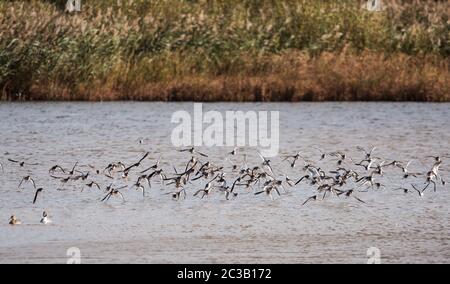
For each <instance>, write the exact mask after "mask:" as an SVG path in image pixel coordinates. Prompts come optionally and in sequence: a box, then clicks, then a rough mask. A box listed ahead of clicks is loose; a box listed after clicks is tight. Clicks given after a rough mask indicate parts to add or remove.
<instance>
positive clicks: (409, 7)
mask: <svg viewBox="0 0 450 284" xmlns="http://www.w3.org/2000/svg"><path fill="white" fill-rule="evenodd" d="M61 2H62V3H61ZM64 2H65V1H2V2H0V91H1V94H2V98H3V99H17V98H18V95H19V94H20V95H21V98H24V99H30V100H32V99H50V100H52V99H54V100H108V99H110V100H114V99H142V100H170V99H183V100H184V99H186V100H197V99H209V100H227V97H226V96H225V95H224V94H221V95H217V96H215V95H214V94H208V95H207V96H206V97H205V96H201V97H200V98H199V97H198V96H196V93H199V92H200V93H202V90H203V89H202V88H209V87H211V86H208V83H206V82H208V81H215V82H218V81H223V82H224V84H226V82H227V81H230V82H236V80H238V79H239V78H241V79H242V80H244V81H245V82H247V83H246V84H249V83H248V82H250V81H251V80H252V78H256V79H255V80H257V79H258V80H262V81H264V80H265V78H268V77H277V81H279V82H280V84H283V82H285V84H286V85H287V86H288V85H289V84H293V81H296V82H297V83H295V84H296V85H298V84H300V83H301V84H300V86H297V87H293V88H294V90H291V92H293V93H294V94H293V95H292V96H287V97H286V96H285V95H283V96H280V97H281V98H284V99H286V98H290V99H292V97H297V98H299V99H301V98H305V97H308V96H309V97H311V98H312V99H315V95H314V94H313V93H314V83H313V82H311V81H308V82H301V81H302V80H303V78H304V76H302V77H300V75H299V74H301V73H302V72H305V70H309V69H308V68H310V69H311V68H318V69H314V70H310V71H312V73H317V75H318V76H319V77H320V76H325V75H326V74H328V73H329V72H330V71H329V70H321V69H320V68H319V66H320V64H319V63H318V62H321V60H322V61H323V60H325V59H324V56H329V54H332V55H333V56H334V57H336V58H341V57H342V55H343V54H345V58H347V59H348V60H349V63H348V64H351V62H360V60H359V59H358V58H360V57H361V56H369V55H368V54H370V56H372V57H373V56H375V57H376V58H377V60H380V61H382V63H383V64H381V63H380V64H379V65H380V68H381V69H384V68H386V67H385V65H392V64H393V62H400V61H401V62H402V64H404V65H403V66H400V67H401V68H412V70H402V71H403V72H411V74H410V76H413V77H414V78H418V80H419V79H420V81H421V82H420V84H419V85H420V86H421V87H420V88H419V89H417V90H415V89H414V88H417V86H416V87H414V86H415V85H417V84H412V83H411V82H410V81H408V82H406V81H400V82H398V83H399V84H402V83H405V85H404V89H407V92H410V93H412V94H414V95H411V96H408V98H410V99H420V100H438V101H442V100H444V101H446V100H449V99H448V97H449V94H448V87H446V86H445V84H443V85H442V88H438V89H437V88H435V87H432V86H428V84H433V81H438V82H439V81H440V80H444V81H445V80H447V79H449V78H450V77H449V67H448V62H449V55H450V21H449V16H448V15H450V13H449V12H450V4H449V3H448V1H441V2H437V1H422V2H421V3H420V4H413V3H409V2H412V1H404V2H405V3H403V4H402V5H399V4H390V5H387V8H386V9H385V10H384V11H383V12H379V13H370V12H367V11H365V10H363V9H361V5H360V4H359V3H357V1H350V0H342V1H325V0H318V1H309V0H308V1H307V0H281V1H279V0H265V1H256V0H242V1H238V0H229V1H226V0H197V1H195V0H191V1H188V0H185V1H182V0H178V1H176V0H165V1H144V0H134V1H133V0H129V1H126V0H125V1H109V0H108V1H106V0H95V1H93V0H91V1H88V0H84V1H83V11H82V12H81V13H77V14H75V15H68V14H66V13H64V11H63V9H62V8H61V7H63V6H64V5H63V4H64ZM111 3H112V4H111ZM408 3H409V4H408ZM111 5H112V6H111ZM378 55H381V56H378ZM372 57H371V58H372ZM399 57H401V58H404V57H406V58H409V59H408V60H406V59H405V60H403V59H402V60H399V59H398V58H399ZM286 58H289V60H290V61H291V62H280V60H281V59H286ZM352 58H353V59H352ZM393 58H397V59H395V60H394V59H393ZM372 59H373V58H372ZM372 59H371V60H372ZM390 60H391V62H390ZM350 61H351V62H350ZM409 61H413V62H414V64H411V63H410V62H409ZM289 63H291V64H289ZM299 64H300V65H299ZM359 64H362V63H361V62H360V63H359ZM334 66H335V65H333V66H329V68H328V69H333V70H334V69H335V68H332V67H334ZM340 66H341V68H345V67H348V68H352V66H351V65H348V66H347V65H346V64H342V65H340ZM369 69H370V68H369ZM320 70H321V71H320ZM320 72H321V73H320ZM333 72H334V73H339V72H340V70H334V71H333ZM377 72H378V71H377ZM425 72H431V73H432V74H429V73H427V74H424V73H425ZM342 73H348V72H345V70H342ZM395 73H396V72H394V74H389V76H394V79H396V77H395V76H396V74H395ZM376 74H377V73H374V74H373V75H372V76H378V79H377V78H375V77H373V78H372V79H370V78H371V77H370V76H369V78H368V79H367V80H369V81H372V83H370V84H371V86H372V87H371V88H370V90H366V89H367V88H366V86H365V85H364V84H367V83H366V82H360V83H361V84H363V85H364V86H361V88H362V89H363V90H366V91H365V92H367V96H368V97H367V99H371V97H370V96H373V94H372V93H371V92H386V91H387V90H385V89H384V88H382V86H384V85H383V83H382V80H380V79H379V75H376ZM328 75H329V74H328ZM403 76H404V77H405V76H406V75H403ZM334 77H335V78H334V79H333V80H334V81H332V82H328V81H326V80H325V81H323V80H322V81H321V82H319V81H317V82H315V83H316V84H319V83H320V84H330V86H333V87H336V88H347V89H348V86H346V85H345V86H341V85H339V82H336V80H339V76H334ZM406 77H407V76H406ZM421 78H423V79H421ZM344 79H345V80H344ZM351 79H352V78H341V81H342V84H344V83H345V84H348V82H349V81H351ZM388 79H389V78H388ZM391 79H392V78H391ZM403 80H405V78H403ZM427 80H430V81H427ZM198 82H202V83H201V84H199V83H198ZM299 82H300V83H299ZM373 82H375V83H373ZM376 82H378V85H379V86H380V88H379V89H377V88H376V87H377V83H376ZM306 83H308V84H309V85H307V84H306ZM357 83H358V82H355V83H353V84H355V86H354V87H352V88H355V87H357V86H356V85H357ZM406 83H407V84H406ZM254 84H255V85H257V84H256V83H254ZM261 84H262V83H261ZM411 84H412V85H411ZM174 86H175V87H174ZM193 86H197V87H193ZM305 86H309V87H308V88H306V87H305ZM438 87H440V85H439V84H438ZM183 88H184V89H183ZM259 88H260V89H261V88H263V86H259ZM350 89H351V88H350ZM404 89H401V91H399V92H405V91H404ZM189 90H191V91H192V94H190V95H189ZM330 90H331V87H330ZM431 90H432V91H433V92H434V93H433V94H428V93H426V92H430V91H431ZM203 91H205V90H203ZM173 92H175V94H174V93H173ZM177 92H178V93H179V92H184V93H186V95H183V96H182V98H179V97H178V95H177ZM227 92H228V93H233V97H235V98H236V99H239V100H250V98H254V97H255V94H254V93H253V94H252V91H245V92H242V91H240V88H238V89H231V90H228V91H227ZM239 92H241V93H242V94H239ZM253 92H256V91H253ZM346 92H351V91H348V90H347V91H346ZM424 92H425V93H424ZM219 93H220V92H219ZM416 93H417V94H416ZM224 96H225V97H224ZM240 96H242V97H240ZM391 96H392V97H386V98H388V99H389V98H390V99H393V100H395V99H402V98H405V97H404V96H403V95H402V93H399V94H395V93H393V94H392V95H391ZM322 97H323V98H324V99H332V98H330V97H328V96H323V95H322ZM347 97H348V98H351V97H353V98H354V97H355V96H354V94H352V93H350V94H348V96H347ZM358 98H359V99H361V98H360V97H359V95H358ZM362 98H364V96H362ZM267 99H268V100H270V99H277V97H272V98H267Z"/></svg>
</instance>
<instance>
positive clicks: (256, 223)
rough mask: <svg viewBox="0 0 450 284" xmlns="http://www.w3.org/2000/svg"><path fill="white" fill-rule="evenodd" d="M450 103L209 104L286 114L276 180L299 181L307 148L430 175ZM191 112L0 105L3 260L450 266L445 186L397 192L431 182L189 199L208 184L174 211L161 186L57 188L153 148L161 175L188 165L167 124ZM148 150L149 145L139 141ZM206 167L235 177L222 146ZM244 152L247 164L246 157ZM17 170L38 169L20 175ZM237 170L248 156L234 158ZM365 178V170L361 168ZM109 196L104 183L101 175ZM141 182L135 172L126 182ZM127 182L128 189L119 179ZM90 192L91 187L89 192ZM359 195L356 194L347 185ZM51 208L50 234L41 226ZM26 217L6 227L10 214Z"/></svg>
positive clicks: (181, 106) (392, 175)
mask: <svg viewBox="0 0 450 284" xmlns="http://www.w3.org/2000/svg"><path fill="white" fill-rule="evenodd" d="M449 106H450V105H449V104H422V103H317V104H316V103H300V104H225V103H218V104H204V108H205V111H207V110H217V111H221V112H225V111H228V110H242V111H260V110H273V111H280V155H279V157H275V158H273V159H272V160H273V164H274V168H275V171H276V172H277V174H282V173H285V174H288V175H289V177H291V178H292V179H297V178H299V177H301V176H302V175H303V174H304V172H303V171H302V167H301V166H302V165H300V166H298V167H297V168H296V169H291V168H290V167H289V164H288V163H286V162H282V158H281V157H283V156H285V155H286V154H294V153H295V152H297V151H299V150H302V151H303V153H304V155H306V156H307V157H308V158H310V159H312V160H315V161H316V163H317V165H318V166H320V167H322V168H323V169H326V170H332V169H335V168H336V165H335V164H334V163H335V161H333V160H328V159H326V160H323V161H319V159H320V152H319V150H316V149H315V148H314V147H318V148H321V149H323V150H324V151H335V150H342V151H345V152H346V153H348V155H349V156H350V157H351V158H352V159H354V160H355V161H357V160H361V159H362V157H363V153H361V152H358V151H357V150H356V146H358V145H360V146H364V147H369V146H370V145H375V146H377V147H378V149H377V150H376V152H375V154H376V155H377V156H381V157H382V158H383V159H386V160H387V161H393V160H399V161H405V162H406V161H409V160H414V162H413V163H412V164H411V167H410V171H411V172H420V173H424V172H426V171H428V170H430V168H431V166H432V165H433V160H432V159H430V158H427V156H429V155H446V154H448V153H449V152H450V149H449V148H450V143H449V141H450V125H449V123H448V122H449V118H450V107H449ZM192 109H193V104H191V103H128V102H127V103H125V102H117V103H23V104H11V103H2V104H0V163H1V164H2V165H3V168H4V171H3V172H2V171H1V169H0V263H11V262H12V263H66V262H67V260H68V258H69V257H68V256H67V250H68V249H69V248H72V247H76V248H79V250H80V252H81V261H82V263H104V262H114V263H115V262H118V263H122V262H125V263H128V262H133V263H185V262H188V263H222V262H226V263H254V262H256V263H322V262H332V263H367V262H368V259H369V257H368V256H367V251H368V249H369V248H377V249H378V250H379V252H380V260H381V262H382V263H404V262H406V263H417V262H426V263H449V262H450V190H449V187H448V186H439V187H438V190H437V192H433V190H428V191H426V193H425V195H424V196H423V197H420V196H419V195H418V194H416V193H414V192H411V193H409V194H404V193H403V192H402V191H394V189H395V188H397V187H400V186H409V184H411V183H415V184H417V185H418V186H420V187H422V186H423V184H424V177H419V178H414V177H413V178H411V179H408V180H403V179H402V173H401V170H400V169H394V168H391V169H388V170H386V171H387V174H386V176H385V177H383V178H380V179H379V181H380V182H382V183H383V184H384V185H385V186H386V187H383V188H381V189H369V190H368V192H361V193H358V197H359V198H361V199H363V200H364V201H365V202H366V204H363V203H360V202H358V201H357V200H355V199H352V198H350V199H347V198H337V197H335V196H334V197H329V198H326V199H325V200H318V201H316V202H311V203H308V204H307V205H305V206H301V205H302V203H303V202H304V201H305V200H306V199H307V198H308V197H310V196H312V195H313V194H314V192H315V191H314V190H315V189H314V187H311V186H308V185H307V184H301V185H299V186H297V187H295V188H287V189H286V192H282V195H281V197H278V196H277V195H275V196H274V199H275V200H274V201H272V200H271V199H270V198H269V197H268V196H265V195H258V196H255V195H254V194H253V192H252V191H249V190H246V189H245V188H240V189H239V195H238V197H237V198H236V199H233V200H230V201H226V200H225V198H224V196H223V195H222V194H221V193H220V192H214V193H213V194H212V195H211V196H210V197H208V198H205V199H199V198H195V197H193V196H192V195H193V193H194V192H195V191H196V190H198V189H200V188H202V187H203V186H204V184H205V182H204V181H201V182H193V183H192V184H189V185H188V186H187V192H188V197H187V199H186V200H180V201H173V200H171V197H170V196H169V195H165V193H167V192H169V191H170V190H171V188H170V186H168V187H167V188H166V189H165V190H163V189H162V188H161V186H160V185H159V184H158V182H155V183H154V185H153V187H152V188H151V189H147V193H146V194H147V195H146V197H145V198H143V197H142V193H140V192H137V191H136V190H133V189H124V190H123V194H124V196H125V199H126V202H125V203H123V202H121V200H120V199H117V198H112V199H111V200H110V201H109V202H108V203H102V202H100V200H101V199H102V198H103V197H104V196H105V192H104V191H99V190H97V189H87V188H85V189H84V190H83V191H82V192H81V190H82V188H83V184H84V183H85V182H69V183H68V184H66V185H64V186H63V187H64V189H65V190H63V191H58V190H57V189H58V188H59V187H60V186H61V185H60V183H59V181H57V180H54V179H52V178H50V177H49V173H48V170H49V168H50V167H51V166H53V165H55V164H59V165H61V166H63V167H65V168H71V167H72V166H73V164H74V163H75V162H77V161H78V162H79V164H80V165H81V166H82V167H81V168H79V169H80V170H82V171H89V170H91V171H92V169H91V168H89V167H83V166H85V165H93V166H95V167H96V168H98V169H103V168H104V167H106V166H107V165H108V164H109V163H111V162H116V161H123V162H124V163H126V164H127V165H129V164H132V163H134V162H136V161H137V160H138V159H139V158H140V157H141V156H142V155H143V154H144V153H145V152H146V151H149V152H150V156H149V159H147V160H146V161H144V164H145V165H143V166H142V168H144V167H145V166H151V165H152V164H154V162H155V161H156V160H157V159H158V157H159V156H160V154H162V155H163V158H162V165H161V166H162V167H163V168H164V169H165V170H166V172H167V173H169V174H168V175H170V173H173V166H176V167H177V168H178V169H181V168H183V167H184V165H185V163H186V162H187V161H188V160H189V158H190V154H187V153H179V152H177V151H176V148H175V147H173V146H172V143H171V139H170V135H171V132H172V130H173V128H174V127H175V125H174V124H171V116H172V114H173V113H174V112H175V111H177V110H187V111H189V112H191V111H192ZM140 140H143V141H142V142H143V143H139V141H140ZM200 149H201V151H203V152H206V153H207V154H208V155H209V160H210V161H211V162H212V163H214V164H216V165H219V166H220V165H221V166H224V167H225V169H226V170H227V171H228V172H229V175H228V176H227V178H229V183H231V182H232V181H233V178H234V177H235V176H234V174H233V173H232V171H231V167H230V166H231V162H228V161H226V160H225V157H226V155H225V153H227V152H230V151H231V150H232V149H230V148H223V147H213V148H207V147H203V148H200ZM242 151H243V153H246V154H247V155H248V162H249V164H250V165H252V166H253V165H258V164H260V160H259V158H258V157H257V155H256V150H255V149H252V148H245V149H243V150H242ZM241 155H242V154H241ZM8 159H18V160H21V161H22V160H25V161H28V162H29V163H32V164H33V163H37V164H38V165H36V166H25V167H20V166H19V165H17V164H14V163H11V162H9V161H8ZM231 159H232V160H234V161H235V162H236V163H237V162H240V161H241V160H242V156H239V157H232V158H231ZM443 160H444V163H443V165H442V167H441V172H442V176H443V178H444V179H445V178H446V177H447V178H448V179H449V180H450V177H449V176H450V172H449V169H450V167H449V164H450V159H445V158H443ZM358 170H359V171H363V169H362V168H360V169H358ZM27 175H31V176H32V177H33V178H34V179H35V181H36V185H37V186H38V187H43V188H44V192H43V193H42V195H41V196H39V198H38V201H37V202H36V204H35V205H33V204H32V201H33V197H34V189H33V187H32V185H30V184H25V185H24V186H23V189H21V190H18V185H19V183H20V181H21V179H22V177H25V176H27ZM90 180H96V181H98V182H99V183H100V184H101V186H102V189H104V187H105V186H107V185H108V184H109V183H110V180H109V179H108V178H105V177H103V176H101V175H98V176H96V175H94V174H93V176H92V177H91V178H90V179H89V180H88V181H90ZM134 181H135V175H134V174H133V175H132V177H130V180H129V181H128V185H130V186H131V185H132V184H133V182H134ZM115 182H116V183H117V185H119V184H124V183H126V181H121V180H118V181H115ZM86 183H87V181H86ZM349 188H351V186H350V185H349ZM44 210H47V211H48V212H49V215H50V218H51V219H52V221H53V223H52V224H51V225H42V224H40V223H39V221H40V218H41V214H42V211H44ZM13 214H14V215H16V216H17V217H18V218H19V219H21V220H22V222H23V224H22V225H20V226H10V225H8V219H9V217H10V216H11V215H13Z"/></svg>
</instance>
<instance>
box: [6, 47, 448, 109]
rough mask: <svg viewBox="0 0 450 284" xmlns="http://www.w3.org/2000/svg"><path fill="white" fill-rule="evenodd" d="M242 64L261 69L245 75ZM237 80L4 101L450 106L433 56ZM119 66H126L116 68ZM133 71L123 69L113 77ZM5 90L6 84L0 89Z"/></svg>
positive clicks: (291, 67) (271, 65) (49, 91)
mask: <svg viewBox="0 0 450 284" xmlns="http://www.w3.org/2000/svg"><path fill="white" fill-rule="evenodd" d="M248 64H255V65H257V66H265V67H264V70H265V71H264V72H262V74H258V73H252V72H251V71H250V67H248ZM242 67H243V68H242V69H243V72H242V73H241V74H238V75H227V76H222V75H217V76H213V75H198V76H196V75H190V76H180V77H175V78H173V79H172V80H163V81H154V82H149V81H147V80H146V79H145V78H144V76H142V77H139V76H138V77H136V76H135V77H134V78H133V80H131V81H127V80H123V78H122V77H121V76H112V77H110V78H108V79H107V80H104V81H93V82H89V83H82V84H79V85H77V86H75V87H73V86H68V85H64V84H61V83H55V82H51V81H48V82H46V81H39V82H32V84H31V86H30V89H29V90H30V91H29V92H28V93H27V94H26V95H24V94H15V95H11V94H8V92H7V88H6V89H4V90H3V91H4V92H3V96H2V97H3V100H35V101H44V100H50V101H116V100H136V101H212V102H215V101H238V102H254V101H257V102H260V101H263V102H272V101H273V102H278V101H286V102H296V101H423V102H448V101H450V70H449V64H448V61H442V60H441V59H440V58H438V57H432V56H422V57H417V56H407V55H404V54H395V55H390V56H388V57H386V56H385V55H381V54H377V53H373V52H362V53H360V54H356V53H352V52H344V53H341V54H334V53H323V54H322V55H320V56H318V57H315V58H310V57H309V56H308V55H305V54H302V53H299V52H290V53H285V54H282V55H276V56H271V57H268V58H264V59H262V60H260V62H247V63H245V62H244V63H243V66H242ZM123 68H126V66H123ZM127 72H135V71H133V70H125V69H124V70H123V71H120V72H118V73H116V74H126V73H127ZM6 87H7V86H6Z"/></svg>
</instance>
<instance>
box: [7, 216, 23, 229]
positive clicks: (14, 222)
mask: <svg viewBox="0 0 450 284" xmlns="http://www.w3.org/2000/svg"><path fill="white" fill-rule="evenodd" d="M9 224H10V225H12V226H14V225H21V224H22V221H20V220H19V219H17V218H16V216H14V215H12V216H11V218H9Z"/></svg>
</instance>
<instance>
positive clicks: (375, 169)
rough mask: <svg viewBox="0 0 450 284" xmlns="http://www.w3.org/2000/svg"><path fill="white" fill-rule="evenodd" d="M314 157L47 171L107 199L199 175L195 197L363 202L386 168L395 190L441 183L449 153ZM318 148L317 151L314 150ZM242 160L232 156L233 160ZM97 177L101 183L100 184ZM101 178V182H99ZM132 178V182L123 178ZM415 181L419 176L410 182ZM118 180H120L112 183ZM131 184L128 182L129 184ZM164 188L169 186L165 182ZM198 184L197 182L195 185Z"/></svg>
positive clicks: (182, 187)
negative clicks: (301, 192) (303, 195)
mask: <svg viewBox="0 0 450 284" xmlns="http://www.w3.org/2000/svg"><path fill="white" fill-rule="evenodd" d="M316 150H317V151H318V155H317V156H318V157H317V158H318V159H319V162H314V161H313V160H312V159H308V158H306V157H305V156H304V155H303V154H302V152H298V153H295V154H293V155H289V156H285V157H283V160H282V161H281V162H282V163H286V166H288V165H289V166H290V167H291V168H292V169H293V170H295V171H296V172H297V174H298V175H299V177H298V178H297V179H291V178H289V177H288V176H287V175H280V173H279V172H278V171H277V169H276V168H275V165H274V164H273V162H272V161H271V160H270V159H267V158H265V157H263V156H262V155H261V154H260V153H259V152H258V153H257V154H258V155H259V157H260V159H261V162H260V163H258V164H256V165H254V166H249V163H248V161H247V155H245V154H243V155H240V153H239V152H240V151H241V150H240V149H238V148H235V149H234V150H233V151H232V152H230V153H228V154H227V158H226V161H227V162H228V163H229V167H227V168H231V176H232V177H233V178H228V176H229V175H228V173H227V172H226V170H225V167H223V166H219V165H216V164H214V163H213V162H211V161H208V155H206V154H204V153H201V152H199V151H197V149H195V148H188V149H182V150H178V151H179V152H181V153H187V154H189V156H190V159H189V161H188V162H187V163H185V164H183V168H181V169H177V168H175V167H173V172H171V171H170V173H169V171H166V170H165V169H163V168H162V167H161V156H160V157H159V159H158V160H157V161H156V162H154V163H153V164H149V163H148V160H149V155H150V153H149V152H147V153H145V154H144V155H143V156H142V157H141V158H140V159H139V160H138V161H137V162H136V163H131V164H128V165H126V164H125V163H123V162H114V163H111V164H109V165H108V166H106V167H104V168H96V167H95V166H92V165H79V163H78V162H77V163H75V165H73V166H72V167H71V168H70V169H66V168H64V167H62V166H59V165H55V166H53V167H51V168H50V169H49V171H48V173H49V177H50V178H51V179H54V180H56V181H58V182H59V183H60V186H59V188H58V190H59V191H64V190H67V186H68V185H69V183H70V185H71V186H73V185H80V186H81V191H84V190H85V189H87V188H89V189H97V190H99V191H103V192H104V197H103V198H102V199H101V200H100V201H101V202H108V201H109V200H110V199H111V198H119V199H120V200H122V201H123V202H125V196H124V194H123V192H125V190H126V189H129V190H137V191H139V192H141V193H142V195H143V197H145V196H146V191H147V190H149V189H151V188H152V183H153V182H155V181H157V182H159V183H160V184H161V191H162V194H163V195H166V196H170V197H171V198H172V199H173V200H176V201H178V200H180V199H186V198H187V196H188V190H190V189H193V188H196V185H195V182H199V181H200V180H204V182H205V185H204V186H203V187H201V188H200V189H199V190H193V191H192V193H193V196H194V197H197V198H199V199H203V198H205V197H209V196H211V195H212V193H213V192H218V193H221V194H223V195H224V197H225V199H226V200H230V199H234V198H236V197H238V195H239V193H240V191H243V190H245V192H250V193H252V194H254V195H256V196H258V195H263V194H264V195H267V196H268V197H270V198H271V199H272V200H273V199H274V196H275V195H277V196H281V195H282V194H283V193H284V192H287V191H288V189H295V188H302V187H303V188H304V187H306V186H308V187H310V188H312V189H313V190H314V194H313V195H312V196H310V197H309V198H307V199H306V200H305V201H303V202H302V206H304V205H306V204H307V203H309V202H311V201H317V200H319V199H325V198H327V196H337V197H341V196H342V197H346V198H353V199H355V200H357V201H358V202H361V203H365V201H364V200H362V199H361V198H360V197H359V194H360V193H361V192H367V191H368V190H370V189H380V188H382V187H385V185H383V184H382V183H381V182H379V180H380V179H381V178H382V177H383V176H384V175H385V174H386V172H388V171H389V172H392V173H393V174H396V175H398V176H399V177H400V178H401V179H402V181H403V182H402V184H404V183H405V182H408V184H409V185H410V186H402V187H398V188H395V189H394V190H395V191H402V192H403V193H409V192H416V193H417V194H418V195H419V196H423V195H424V193H425V191H426V190H428V189H430V186H432V188H433V190H434V191H436V190H437V188H438V186H443V187H444V186H446V185H447V183H446V181H445V180H444V179H443V177H442V176H441V172H440V167H441V165H442V163H443V160H442V159H443V158H449V156H429V157H427V159H429V162H430V163H429V165H428V166H429V170H428V171H424V172H414V173H413V172H410V170H409V169H408V168H409V167H410V165H411V164H412V163H413V162H415V161H414V160H413V161H409V162H407V163H404V162H402V161H396V160H387V159H383V158H381V157H379V156H377V155H376V152H377V148H376V147H372V148H371V149H370V150H366V149H364V148H362V147H357V150H358V152H360V153H361V158H360V159H359V160H358V161H355V160H353V159H352V158H350V157H349V156H348V155H347V154H346V153H344V152H342V151H336V152H329V153H327V152H324V151H322V150H321V149H319V148H317V149H316ZM319 153H320V154H319ZM238 159H239V160H242V161H239V162H237V160H238ZM8 163H10V164H11V165H16V166H18V167H20V168H28V167H34V166H38V164H36V163H28V162H27V161H20V160H18V159H17V160H15V159H8ZM321 163H327V166H331V167H332V169H333V170H329V171H326V170H324V169H323V168H321V167H320V166H319V164H321ZM4 166H5V164H1V163H0V173H2V172H4ZM94 178H95V180H94ZM100 179H101V180H102V181H103V183H104V184H105V185H103V186H102V183H101V182H100ZM105 180H106V181H107V182H105ZM130 180H132V184H131V183H130V182H129V181H130ZM412 181H415V182H422V183H423V185H421V184H417V183H416V184H415V183H413V182H412ZM116 183H120V184H121V185H120V186H116ZM130 184H131V186H130ZM27 185H28V187H32V188H33V189H34V191H33V192H34V195H33V196H34V197H33V199H32V203H33V204H36V203H37V202H38V199H39V196H40V195H41V194H42V193H43V192H44V191H46V189H44V188H42V187H38V186H37V182H36V181H35V179H33V177H32V176H30V175H28V176H25V177H23V178H22V179H21V180H20V181H19V182H18V190H22V189H24V188H25V187H26V186H27ZM168 187H169V188H170V189H169V190H168V189H167V188H168ZM197 189H198V187H197ZM21 223H22V222H21V221H20V220H19V219H17V218H16V217H15V216H14V215H13V216H11V218H10V220H9V224H10V225H19V224H21ZM41 223H43V224H48V223H51V220H50V219H49V217H48V214H47V212H43V216H42V219H41Z"/></svg>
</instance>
